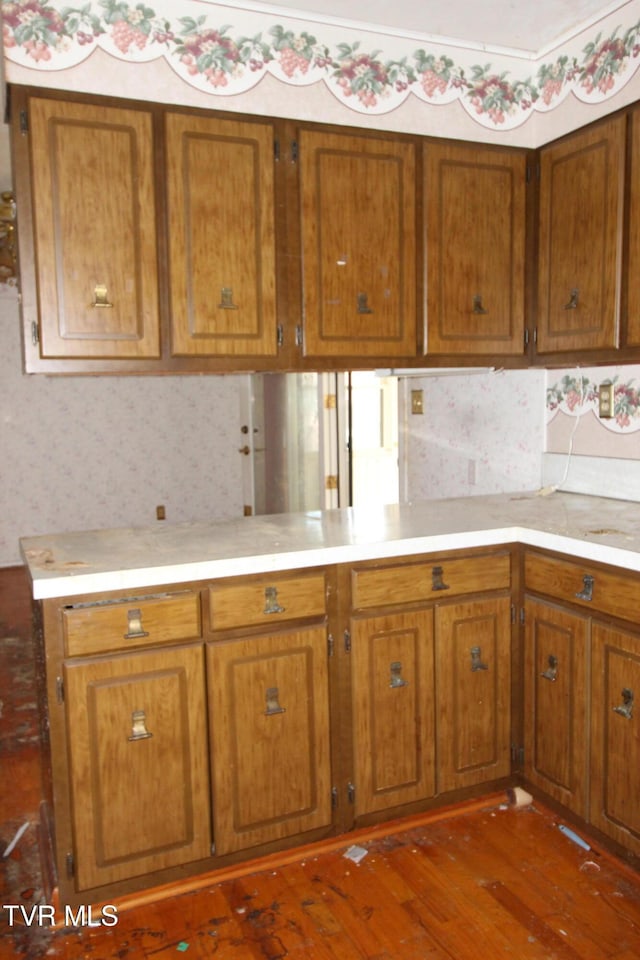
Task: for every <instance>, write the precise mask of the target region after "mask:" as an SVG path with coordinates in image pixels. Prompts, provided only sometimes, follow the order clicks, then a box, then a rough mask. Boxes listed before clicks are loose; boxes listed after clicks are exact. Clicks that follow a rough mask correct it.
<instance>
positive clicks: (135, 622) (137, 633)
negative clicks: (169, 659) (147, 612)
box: [124, 610, 149, 640]
mask: <svg viewBox="0 0 640 960" xmlns="http://www.w3.org/2000/svg"><path fill="white" fill-rule="evenodd" d="M127 621H128V624H129V629H128V631H127V632H126V633H125V635H124V639H125V640H138V639H139V638H140V637H148V636H149V633H148V632H147V631H146V630H143V629H142V613H141V612H140V610H127Z"/></svg>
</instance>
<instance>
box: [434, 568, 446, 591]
mask: <svg viewBox="0 0 640 960" xmlns="http://www.w3.org/2000/svg"><path fill="white" fill-rule="evenodd" d="M442 575H443V570H442V567H432V568H431V589H432V590H448V589H449V584H448V583H445V582H444V580H443V579H442Z"/></svg>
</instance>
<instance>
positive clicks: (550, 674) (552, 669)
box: [540, 653, 558, 683]
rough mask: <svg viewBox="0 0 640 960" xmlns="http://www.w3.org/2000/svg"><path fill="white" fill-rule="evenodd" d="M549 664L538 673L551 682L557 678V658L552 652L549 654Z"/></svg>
mask: <svg viewBox="0 0 640 960" xmlns="http://www.w3.org/2000/svg"><path fill="white" fill-rule="evenodd" d="M548 663H549V666H548V668H547V669H546V670H543V672H542V673H541V674H540V676H541V677H544V679H545V680H551V682H552V683H553V682H554V681H555V680H557V679H558V658H557V657H554V655H553V654H552V653H550V654H549V660H548Z"/></svg>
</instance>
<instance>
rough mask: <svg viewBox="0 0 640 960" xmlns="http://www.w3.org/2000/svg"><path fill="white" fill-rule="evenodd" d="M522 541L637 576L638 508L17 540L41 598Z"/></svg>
mask: <svg viewBox="0 0 640 960" xmlns="http://www.w3.org/2000/svg"><path fill="white" fill-rule="evenodd" d="M513 542H520V543H524V544H528V545H530V546H536V547H545V548H547V549H550V550H558V551H560V552H563V553H567V554H569V555H572V556H575V557H576V558H582V559H585V560H597V561H601V562H603V563H609V564H613V565H614V566H619V567H624V568H626V569H629V570H636V571H640V503H634V502H630V501H627V500H613V499H608V498H605V497H592V496H585V495H583V494H575V493H561V492H554V493H551V494H549V495H548V496H541V495H540V494H539V493H534V492H532V493H513V494H499V495H494V496H478V497H464V498H458V499H450V500H426V501H421V502H417V503H406V504H394V505H390V506H385V507H374V508H362V509H357V508H348V509H344V510H327V511H318V512H309V513H291V514H279V515H273V516H262V517H243V518H242V519H239V520H230V521H224V522H218V523H206V522H197V523H181V524H168V523H165V522H159V523H157V524H155V525H154V526H148V527H132V528H129V529H115V530H89V531H79V532H77V533H55V534H51V535H48V536H39V537H30V538H25V539H23V540H21V541H20V544H21V548H22V553H23V556H24V558H25V562H26V564H27V566H28V569H29V572H30V575H31V578H32V581H33V596H34V598H35V599H46V598H51V597H71V596H78V595H80V594H84V593H98V592H103V591H110V590H127V591H131V590H140V589H142V588H147V587H157V586H160V585H162V584H170V583H185V582H187V581H190V580H208V579H213V578H218V577H231V576H237V575H240V574H250V573H265V572H268V571H272V570H287V569H299V568H301V567H309V566H316V565H321V564H329V563H345V562H346V563H349V562H353V561H356V560H372V559H376V558H383V557H399V556H405V555H409V554H415V553H430V552H433V551H445V550H454V549H462V548H465V547H482V546H487V545H491V544H501V543H513Z"/></svg>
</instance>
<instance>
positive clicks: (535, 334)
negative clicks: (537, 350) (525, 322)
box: [533, 327, 538, 343]
mask: <svg viewBox="0 0 640 960" xmlns="http://www.w3.org/2000/svg"><path fill="white" fill-rule="evenodd" d="M533 342H534V343H537V342H538V328H537V327H534V328H533Z"/></svg>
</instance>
